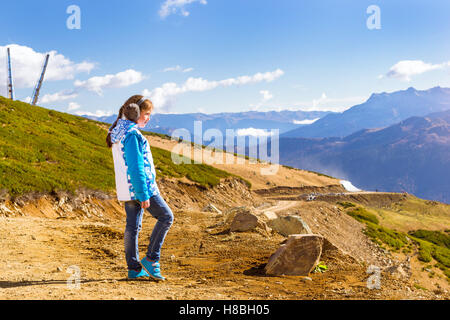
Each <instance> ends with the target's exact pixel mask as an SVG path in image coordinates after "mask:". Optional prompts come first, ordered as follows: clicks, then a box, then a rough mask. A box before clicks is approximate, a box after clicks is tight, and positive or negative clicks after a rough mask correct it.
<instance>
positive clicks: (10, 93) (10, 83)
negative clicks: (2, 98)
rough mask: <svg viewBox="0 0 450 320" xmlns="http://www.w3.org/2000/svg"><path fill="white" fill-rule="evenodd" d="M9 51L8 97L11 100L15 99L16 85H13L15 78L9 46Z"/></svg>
mask: <svg viewBox="0 0 450 320" xmlns="http://www.w3.org/2000/svg"><path fill="white" fill-rule="evenodd" d="M7 51H8V61H7V64H8V79H7V83H6V85H7V88H8V98H10V99H11V100H14V85H13V79H12V68H11V52H10V50H9V48H7Z"/></svg>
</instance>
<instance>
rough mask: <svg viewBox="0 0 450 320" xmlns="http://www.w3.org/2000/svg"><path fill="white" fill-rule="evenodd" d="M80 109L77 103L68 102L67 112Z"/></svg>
mask: <svg viewBox="0 0 450 320" xmlns="http://www.w3.org/2000/svg"><path fill="white" fill-rule="evenodd" d="M80 108H81V106H80V105H79V104H78V103H76V102H70V103H69V106H68V107H67V111H73V110H78V109H80Z"/></svg>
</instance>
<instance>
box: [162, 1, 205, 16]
mask: <svg viewBox="0 0 450 320" xmlns="http://www.w3.org/2000/svg"><path fill="white" fill-rule="evenodd" d="M194 2H198V3H200V4H203V5H206V4H207V2H206V0H166V1H165V2H164V3H163V4H162V5H161V8H160V9H159V12H158V13H159V16H160V17H161V18H163V19H164V18H166V17H167V16H169V15H171V14H175V13H177V12H178V11H179V12H180V14H181V15H182V16H184V17H187V16H189V14H190V13H189V12H188V11H186V9H185V6H186V5H188V4H191V3H194Z"/></svg>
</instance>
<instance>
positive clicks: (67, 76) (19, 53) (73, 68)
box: [0, 44, 95, 88]
mask: <svg viewBox="0 0 450 320" xmlns="http://www.w3.org/2000/svg"><path fill="white" fill-rule="evenodd" d="M7 48H10V50H11V64H12V72H13V81H14V86H15V87H16V88H32V87H34V86H36V83H37V81H38V79H39V76H40V74H41V72H42V67H43V65H44V60H45V56H46V55H47V53H48V54H50V59H49V62H48V67H47V71H46V73H45V81H59V80H72V79H74V77H75V75H77V74H79V73H90V72H91V70H92V69H93V68H94V67H95V64H94V63H91V62H86V61H83V62H81V63H75V62H73V61H71V60H70V59H68V58H66V57H65V56H63V55H62V54H59V53H58V52H57V51H55V50H53V51H49V52H42V53H41V52H36V51H34V50H33V49H32V48H30V47H27V46H21V45H17V44H10V45H6V46H4V47H2V46H0V61H6V49H7ZM6 75H7V69H6V63H0V79H6Z"/></svg>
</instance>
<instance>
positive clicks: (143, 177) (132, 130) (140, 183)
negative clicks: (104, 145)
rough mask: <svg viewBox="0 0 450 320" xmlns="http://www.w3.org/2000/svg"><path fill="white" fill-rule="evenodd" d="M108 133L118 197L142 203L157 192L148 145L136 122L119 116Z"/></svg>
mask: <svg viewBox="0 0 450 320" xmlns="http://www.w3.org/2000/svg"><path fill="white" fill-rule="evenodd" d="M110 132H111V142H112V143H113V146H112V153H113V159H114V171H115V177H116V190H117V199H118V200H119V201H131V200H138V201H141V202H142V201H146V200H148V199H150V198H151V197H152V196H154V195H157V194H159V189H158V186H157V184H156V171H155V166H154V164H153V156H152V153H151V150H150V145H149V143H148V141H147V139H146V138H145V137H144V136H143V135H142V133H141V132H140V131H139V130H138V127H137V124H136V123H134V122H132V121H130V120H127V119H119V121H118V122H117V125H116V127H114V129H112V130H111V129H110Z"/></svg>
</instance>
